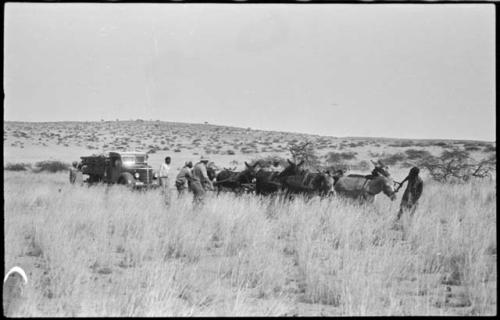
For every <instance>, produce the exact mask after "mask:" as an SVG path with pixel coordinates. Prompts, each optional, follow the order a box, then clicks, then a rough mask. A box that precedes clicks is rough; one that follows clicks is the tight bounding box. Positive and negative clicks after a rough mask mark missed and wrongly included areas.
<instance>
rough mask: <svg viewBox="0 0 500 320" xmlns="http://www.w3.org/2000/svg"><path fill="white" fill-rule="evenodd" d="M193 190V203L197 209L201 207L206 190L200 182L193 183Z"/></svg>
mask: <svg viewBox="0 0 500 320" xmlns="http://www.w3.org/2000/svg"><path fill="white" fill-rule="evenodd" d="M191 189H192V190H193V203H194V204H195V206H197V207H198V206H201V205H202V204H203V199H204V196H205V190H204V189H203V187H202V185H201V183H200V182H198V181H195V182H193V183H191Z"/></svg>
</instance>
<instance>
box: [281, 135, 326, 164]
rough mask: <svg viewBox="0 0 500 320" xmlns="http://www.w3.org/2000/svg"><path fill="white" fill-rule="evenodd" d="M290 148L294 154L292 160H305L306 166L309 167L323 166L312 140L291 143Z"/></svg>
mask: <svg viewBox="0 0 500 320" xmlns="http://www.w3.org/2000/svg"><path fill="white" fill-rule="evenodd" d="M288 150H289V151H290V153H291V155H292V160H293V161H294V162H295V163H297V162H300V161H304V166H305V167H309V168H314V169H316V168H319V167H320V166H321V163H320V160H319V157H318V156H317V154H316V150H315V149H314V146H313V144H312V143H311V142H309V141H306V142H302V143H297V144H294V143H290V144H289V145H288Z"/></svg>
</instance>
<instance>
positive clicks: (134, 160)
mask: <svg viewBox="0 0 500 320" xmlns="http://www.w3.org/2000/svg"><path fill="white" fill-rule="evenodd" d="M122 162H123V164H124V165H131V164H142V163H146V156H144V155H136V156H122Z"/></svg>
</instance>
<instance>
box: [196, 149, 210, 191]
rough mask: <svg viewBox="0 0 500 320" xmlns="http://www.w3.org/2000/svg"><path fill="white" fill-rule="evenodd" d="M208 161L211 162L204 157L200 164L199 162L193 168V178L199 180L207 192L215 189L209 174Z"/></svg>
mask: <svg viewBox="0 0 500 320" xmlns="http://www.w3.org/2000/svg"><path fill="white" fill-rule="evenodd" d="M208 161H209V160H208V159H207V158H204V157H202V158H201V160H200V162H198V163H197V164H196V165H195V166H194V168H193V177H195V178H198V180H199V181H200V183H201V185H202V187H203V189H204V190H205V191H207V190H213V188H214V186H213V184H212V181H211V180H210V178H209V177H208V174H207V164H208Z"/></svg>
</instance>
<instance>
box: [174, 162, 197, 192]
mask: <svg viewBox="0 0 500 320" xmlns="http://www.w3.org/2000/svg"><path fill="white" fill-rule="evenodd" d="M191 168H193V163H192V162H191V161H189V162H186V164H185V165H184V167H182V169H181V171H179V174H178V175H177V177H176V178H175V186H176V188H177V191H178V192H179V196H180V195H181V194H183V193H184V192H185V191H186V190H188V188H189V184H190V182H191V180H192V179H193V176H192V174H191Z"/></svg>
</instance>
